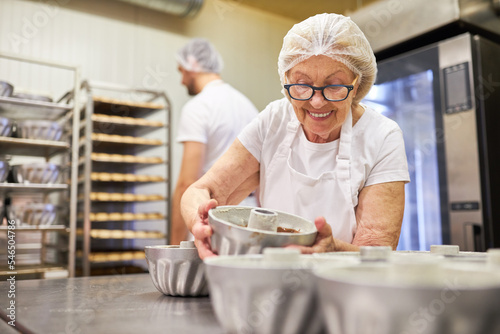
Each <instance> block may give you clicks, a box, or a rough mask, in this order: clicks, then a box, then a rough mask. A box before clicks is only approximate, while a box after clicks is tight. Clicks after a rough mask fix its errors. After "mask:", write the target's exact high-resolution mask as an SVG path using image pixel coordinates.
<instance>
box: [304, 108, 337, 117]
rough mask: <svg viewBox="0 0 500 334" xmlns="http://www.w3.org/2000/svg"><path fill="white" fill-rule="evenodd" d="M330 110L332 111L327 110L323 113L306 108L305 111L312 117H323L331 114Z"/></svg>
mask: <svg viewBox="0 0 500 334" xmlns="http://www.w3.org/2000/svg"><path fill="white" fill-rule="evenodd" d="M332 112H333V110H330V111H327V112H325V113H314V112H311V111H309V110H307V113H308V114H309V115H311V116H312V117H314V118H325V117H328V116H330V115H331V114H332Z"/></svg>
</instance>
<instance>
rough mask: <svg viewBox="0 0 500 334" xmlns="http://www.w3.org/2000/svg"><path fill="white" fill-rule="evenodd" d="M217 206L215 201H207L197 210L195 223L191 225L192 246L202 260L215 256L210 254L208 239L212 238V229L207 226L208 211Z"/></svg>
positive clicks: (210, 247)
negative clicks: (194, 246)
mask: <svg viewBox="0 0 500 334" xmlns="http://www.w3.org/2000/svg"><path fill="white" fill-rule="evenodd" d="M216 206H217V201H216V200H214V199H211V200H209V201H208V202H206V203H205V204H202V205H200V206H199V208H198V217H197V221H196V222H195V224H194V225H193V228H192V231H191V232H192V233H193V236H194V244H195V245H196V248H198V255H199V256H200V258H201V259H202V260H203V259H204V258H207V257H210V256H216V254H215V253H214V252H212V246H211V243H210V237H211V236H212V233H213V231H212V228H211V227H210V226H209V225H208V211H209V210H210V209H213V208H215V207H216Z"/></svg>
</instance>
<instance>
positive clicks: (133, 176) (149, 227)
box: [76, 81, 171, 276]
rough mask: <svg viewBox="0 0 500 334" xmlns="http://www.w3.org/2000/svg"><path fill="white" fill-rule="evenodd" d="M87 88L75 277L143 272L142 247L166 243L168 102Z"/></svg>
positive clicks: (128, 90)
mask: <svg viewBox="0 0 500 334" xmlns="http://www.w3.org/2000/svg"><path fill="white" fill-rule="evenodd" d="M81 90H82V94H81V95H82V97H83V99H82V101H85V102H84V103H85V108H84V109H85V111H84V112H82V114H81V120H80V131H79V133H80V134H79V136H80V144H79V145H80V148H79V152H80V153H79V154H80V159H79V178H78V182H79V195H80V197H79V199H78V205H77V211H78V214H77V215H78V218H77V252H76V254H77V275H82V276H89V275H99V274H114V273H129V272H130V273H132V272H134V270H139V269H140V267H142V268H143V269H142V270H145V268H146V263H145V261H144V246H145V245H149V244H155V243H156V244H165V243H168V242H167V240H168V239H167V237H168V229H169V226H170V224H169V222H168V221H169V212H170V200H169V196H170V180H171V175H170V173H171V171H170V165H169V163H170V161H171V159H170V155H171V148H170V142H171V141H170V124H171V104H170V101H169V99H168V97H167V95H166V94H165V93H164V92H162V91H159V90H150V89H140V88H132V87H128V86H123V85H118V84H111V83H102V82H95V81H83V82H82V85H81ZM159 224H160V225H159ZM158 229H160V230H158ZM137 268H139V269H137ZM125 271H127V272H125ZM135 272H140V271H135Z"/></svg>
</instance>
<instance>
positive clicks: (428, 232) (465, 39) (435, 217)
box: [363, 34, 481, 250]
mask: <svg viewBox="0 0 500 334" xmlns="http://www.w3.org/2000/svg"><path fill="white" fill-rule="evenodd" d="M470 40H471V37H470V35H468V34H465V35H461V36H459V37H456V38H453V39H450V40H446V41H443V42H440V43H436V44H433V45H430V46H428V47H425V48H422V49H418V50H415V51H411V52H408V53H406V54H402V55H399V56H396V57H394V58H389V59H387V60H384V61H382V62H380V63H379V64H378V70H379V72H378V77H377V82H376V83H375V85H374V87H373V88H372V90H371V91H370V93H369V94H368V95H367V97H366V98H365V100H364V101H363V102H364V103H365V104H367V105H370V106H371V107H373V108H374V109H375V110H378V111H379V112H380V113H382V114H383V115H385V116H387V117H389V118H391V119H393V120H394V121H396V122H397V123H398V124H399V126H400V127H401V129H402V130H403V134H404V140H405V146H406V154H407V158H408V167H409V171H410V177H411V182H410V183H408V184H407V185H406V189H405V190H406V196H405V213H404V218H403V226H402V230H401V237H400V242H399V246H398V250H429V249H430V246H431V245H437V244H450V243H452V244H457V245H459V246H460V249H461V250H473V249H471V248H474V246H473V244H471V243H469V241H468V239H470V238H473V235H471V236H468V233H472V234H474V233H476V234H477V226H478V225H480V224H481V223H480V222H481V213H480V206H481V205H480V181H479V167H478V166H479V164H478V157H477V154H478V153H477V134H476V130H475V129H476V123H475V110H474V105H473V104H474V101H473V98H471V97H472V96H473V95H472V94H473V91H472V85H471V84H470V78H471V70H472V65H471V62H472V59H471V46H470V45H471V41H470ZM475 229H476V230H475Z"/></svg>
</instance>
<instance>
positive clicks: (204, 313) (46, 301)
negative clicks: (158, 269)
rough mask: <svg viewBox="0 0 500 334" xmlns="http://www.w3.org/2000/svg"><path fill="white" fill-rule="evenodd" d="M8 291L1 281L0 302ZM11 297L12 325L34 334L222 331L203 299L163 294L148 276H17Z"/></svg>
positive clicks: (220, 333) (216, 333) (213, 333)
mask: <svg viewBox="0 0 500 334" xmlns="http://www.w3.org/2000/svg"><path fill="white" fill-rule="evenodd" d="M8 291H9V284H8V283H7V282H5V281H3V282H1V283H0V304H1V305H8V304H9V299H8ZM15 301H16V307H17V308H16V320H17V323H18V324H20V325H21V324H22V325H24V326H25V327H26V328H28V329H29V330H31V331H33V332H34V333H81V334H85V333H89V334H94V333H123V334H128V333H130V334H132V333H133V334H136V333H148V334H149V333H151V334H155V333H161V334H165V333H182V334H200V333H203V334H223V333H224V331H223V330H222V328H221V327H220V326H219V324H218V323H217V320H216V318H215V316H214V313H213V311H212V307H211V305H210V301H209V299H208V298H182V297H170V296H165V295H162V294H160V293H158V291H157V290H156V289H155V287H154V286H153V284H152V283H151V279H150V277H149V275H148V274H140V275H124V276H121V275H116V276H100V277H83V278H73V279H55V280H29V281H19V280H18V281H16V298H15ZM5 311H6V310H5V308H4V307H2V309H1V310H0V312H1V313H2V314H3V315H4V314H5ZM0 321H1V320H0Z"/></svg>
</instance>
